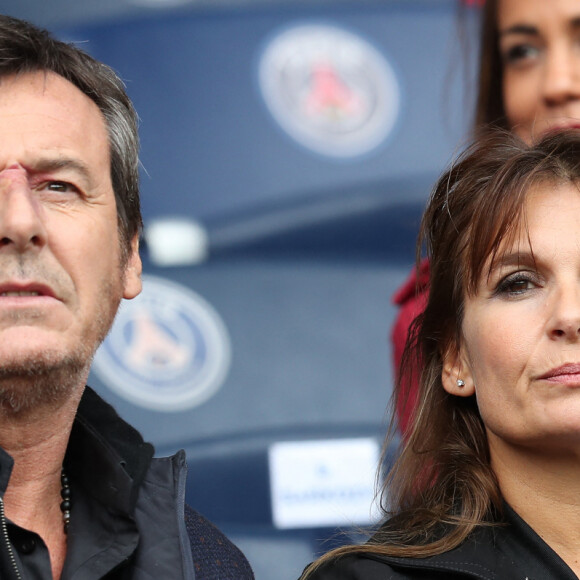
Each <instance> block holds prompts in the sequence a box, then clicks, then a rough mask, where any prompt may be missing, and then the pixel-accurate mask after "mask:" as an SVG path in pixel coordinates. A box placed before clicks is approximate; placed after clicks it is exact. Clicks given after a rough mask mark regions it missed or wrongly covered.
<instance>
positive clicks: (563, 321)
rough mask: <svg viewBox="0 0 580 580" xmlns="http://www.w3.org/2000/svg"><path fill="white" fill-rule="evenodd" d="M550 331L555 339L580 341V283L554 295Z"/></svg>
mask: <svg viewBox="0 0 580 580" xmlns="http://www.w3.org/2000/svg"><path fill="white" fill-rule="evenodd" d="M549 333H550V337H551V338H553V339H555V340H566V341H570V342H577V341H580V283H576V284H572V285H570V287H569V288H566V289H563V290H561V291H560V292H558V293H557V295H556V296H554V298H553V304H552V317H551V320H550V327H549Z"/></svg>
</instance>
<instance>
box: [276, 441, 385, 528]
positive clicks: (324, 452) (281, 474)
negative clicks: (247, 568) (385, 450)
mask: <svg viewBox="0 0 580 580" xmlns="http://www.w3.org/2000/svg"><path fill="white" fill-rule="evenodd" d="M379 455H380V451H379V444H378V442H377V441H376V440H375V439H373V438H370V437H368V438H357V439H333V440H325V441H300V442H280V443H274V444H273V445H272V446H271V447H270V449H269V462H270V487H271V495H272V514H273V520H274V525H275V526H276V527H277V528H308V527H326V526H345V525H353V524H357V525H365V524H369V523H371V522H372V521H374V520H375V519H376V506H375V505H374V497H375V486H374V484H375V472H376V469H377V466H378V462H379Z"/></svg>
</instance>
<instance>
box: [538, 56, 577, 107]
mask: <svg viewBox="0 0 580 580" xmlns="http://www.w3.org/2000/svg"><path fill="white" fill-rule="evenodd" d="M543 96H544V100H545V102H546V104H547V105H548V106H559V105H563V104H565V103H566V102H567V101H569V100H574V99H580V52H579V51H578V49H577V47H571V46H566V47H560V48H558V49H554V50H552V51H551V52H549V53H548V54H547V55H546V63H545V71H544V86H543Z"/></svg>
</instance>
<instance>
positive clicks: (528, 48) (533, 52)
mask: <svg viewBox="0 0 580 580" xmlns="http://www.w3.org/2000/svg"><path fill="white" fill-rule="evenodd" d="M537 54H538V49H537V48H536V47H534V46H532V45H530V44H515V45H513V46H510V47H509V48H507V49H505V50H504V51H503V54H502V58H503V61H504V63H505V64H521V63H524V62H525V61H528V60H531V59H533V58H535V57H536V56H537Z"/></svg>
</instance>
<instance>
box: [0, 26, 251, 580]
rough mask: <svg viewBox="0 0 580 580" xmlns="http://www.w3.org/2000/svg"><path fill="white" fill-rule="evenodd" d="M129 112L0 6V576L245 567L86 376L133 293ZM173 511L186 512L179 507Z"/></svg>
mask: <svg viewBox="0 0 580 580" xmlns="http://www.w3.org/2000/svg"><path fill="white" fill-rule="evenodd" d="M137 155H138V139H137V129H136V115H135V112H134V110H133V107H132V105H131V102H130V101H129V99H128V97H127V96H126V94H125V91H124V88H123V85H122V83H121V81H120V80H119V79H118V78H117V77H116V75H115V74H114V73H113V72H112V71H111V70H110V69H109V68H108V67H106V66H105V65H103V64H101V63H99V62H96V61H95V60H94V59H92V58H91V57H89V56H88V55H86V54H85V53H83V52H81V51H79V50H78V49H77V48H75V47H73V46H71V45H67V44H64V43H62V42H59V41H56V40H54V39H52V38H51V37H50V35H49V34H48V33H47V32H46V31H42V30H39V29H37V28H35V27H33V26H31V25H29V24H27V23H25V22H22V21H19V20H15V19H12V18H9V17H5V16H0V447H1V449H0V496H1V497H0V578H2V579H8V578H38V579H44V578H62V579H69V578H77V579H82V580H92V579H97V578H105V577H106V578H107V579H121V578H122V579H128V578H131V579H135V580H137V579H141V578H147V579H156V580H157V579H159V580H164V579H167V580H179V579H182V578H184V579H185V578H187V579H193V578H197V580H202V579H204V578H216V579H217V578H220V579H222V578H223V579H227V578H232V579H235V580H241V579H245V578H252V577H253V575H252V572H251V570H250V567H249V565H248V564H247V562H246V560H245V559H244V557H243V556H242V555H241V553H240V552H239V551H238V550H237V548H235V547H234V546H233V545H232V544H230V543H229V542H228V540H227V539H226V538H225V537H224V536H223V535H221V534H220V532H218V531H217V530H216V529H215V528H214V527H213V526H211V524H209V523H208V522H207V521H205V520H204V519H203V518H202V517H201V516H199V515H198V514H196V513H195V512H193V510H191V509H190V508H187V507H184V498H183V495H184V488H185V480H184V478H185V463H184V457H183V454H182V453H178V454H177V455H175V456H174V457H171V458H165V459H152V455H153V448H152V447H151V445H149V444H148V443H145V442H143V440H142V438H141V436H140V435H139V434H138V433H137V432H136V431H135V430H134V429H132V428H131V427H130V426H129V425H127V424H126V423H124V422H123V421H122V420H121V419H119V417H118V416H117V415H116V414H115V412H114V411H113V410H112V409H111V408H110V407H109V406H108V405H107V404H106V403H104V402H103V401H102V400H101V399H100V398H99V397H98V396H97V395H96V394H95V393H94V392H93V391H91V390H90V389H89V388H88V387H87V388H85V381H86V379H87V376H88V373H89V367H90V364H91V359H92V357H93V354H94V352H95V350H96V348H97V347H98V345H99V344H100V342H101V341H102V340H103V338H104V337H105V335H106V334H107V332H108V330H109V328H110V326H111V324H112V322H113V318H114V316H115V313H116V311H117V308H118V306H119V303H120V301H121V299H122V298H127V299H131V298H134V297H135V296H136V295H137V294H139V292H140V290H141V279H140V275H141V261H140V258H139V254H138V240H139V231H140V228H141V214H140V208H139V196H138V158H137ZM184 511H185V515H184Z"/></svg>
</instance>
